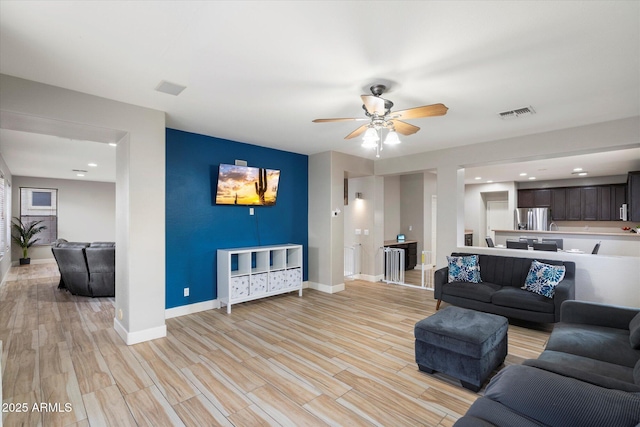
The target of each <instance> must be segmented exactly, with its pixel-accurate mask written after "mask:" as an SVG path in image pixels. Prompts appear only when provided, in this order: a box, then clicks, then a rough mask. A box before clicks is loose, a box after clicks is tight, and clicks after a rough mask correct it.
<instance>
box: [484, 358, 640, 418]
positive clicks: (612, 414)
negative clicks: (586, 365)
mask: <svg viewBox="0 0 640 427" xmlns="http://www.w3.org/2000/svg"><path fill="white" fill-rule="evenodd" d="M484 396H485V397H486V398H488V399H491V400H494V401H496V402H499V403H501V404H503V405H505V406H506V407H507V408H509V409H511V410H513V411H517V412H518V413H519V414H521V415H523V416H525V417H528V418H529V419H533V420H536V421H537V422H538V423H540V424H541V425H547V426H563V427H564V426H581V427H588V426H594V427H601V426H619V427H623V426H629V427H633V426H636V425H637V424H638V423H640V397H638V396H637V395H636V394H634V393H626V392H623V391H620V390H610V389H606V388H602V387H598V386H595V385H593V384H589V383H586V382H583V381H579V380H576V379H574V378H569V377H564V376H562V375H557V374H554V373H552V372H547V371H545V370H542V369H537V368H533V367H530V366H523V365H510V366H507V367H506V368H504V369H502V370H501V371H500V372H498V373H497V374H496V376H495V377H494V378H493V379H492V380H491V382H490V383H489V385H488V386H487V388H486V390H485V394H484ZM483 418H484V417H483ZM514 425H517V424H514Z"/></svg>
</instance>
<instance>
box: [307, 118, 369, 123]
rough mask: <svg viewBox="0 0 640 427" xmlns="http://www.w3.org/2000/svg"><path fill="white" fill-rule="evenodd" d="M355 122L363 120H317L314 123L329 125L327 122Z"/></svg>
mask: <svg viewBox="0 0 640 427" xmlns="http://www.w3.org/2000/svg"><path fill="white" fill-rule="evenodd" d="M354 120H362V119H347V118H344V119H315V120H313V123H327V122H352V121H354Z"/></svg>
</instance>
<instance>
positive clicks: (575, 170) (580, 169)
mask: <svg viewBox="0 0 640 427" xmlns="http://www.w3.org/2000/svg"><path fill="white" fill-rule="evenodd" d="M573 171H574V172H580V171H582V168H574V169H573Z"/></svg>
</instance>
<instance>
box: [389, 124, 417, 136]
mask: <svg viewBox="0 0 640 427" xmlns="http://www.w3.org/2000/svg"><path fill="white" fill-rule="evenodd" d="M391 122H392V123H393V127H394V128H395V130H396V132H398V133H401V134H403V135H413V134H414V133H416V132H418V131H419V130H420V128H419V127H418V126H414V125H412V124H409V123H407V122H403V121H401V120H391Z"/></svg>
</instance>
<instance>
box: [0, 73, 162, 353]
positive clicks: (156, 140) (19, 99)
mask: <svg viewBox="0 0 640 427" xmlns="http://www.w3.org/2000/svg"><path fill="white" fill-rule="evenodd" d="M0 109H1V110H3V111H7V112H11V113H16V114H21V115H23V116H24V117H28V118H41V119H47V120H49V121H60V122H65V123H70V124H82V125H86V126H92V127H95V128H101V129H107V130H116V131H118V133H122V134H123V135H125V136H124V137H123V139H121V140H120V141H119V142H118V146H117V148H116V247H117V248H118V249H117V250H116V313H115V314H116V318H115V319H114V327H115V329H116V331H117V332H118V334H119V335H120V336H121V337H122V338H123V339H124V340H125V341H126V342H127V343H128V344H134V343H136V342H140V341H145V340H149V339H154V338H158V337H163V336H165V335H166V326H165V323H164V319H165V250H164V249H165V133H166V128H165V114H164V112H162V111H157V110H152V109H148V108H142V107H137V106H134V105H130V104H125V103H122V102H116V101H112V100H109V99H105V98H99V97H96V96H92V95H87V94H84V93H80V92H74V91H70V90H67V89H63V88H59V87H55V86H49V85H45V84H41V83H36V82H32V81H29V80H24V79H19V78H16V77H11V76H7V75H0ZM120 314H122V315H121V316H120Z"/></svg>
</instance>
